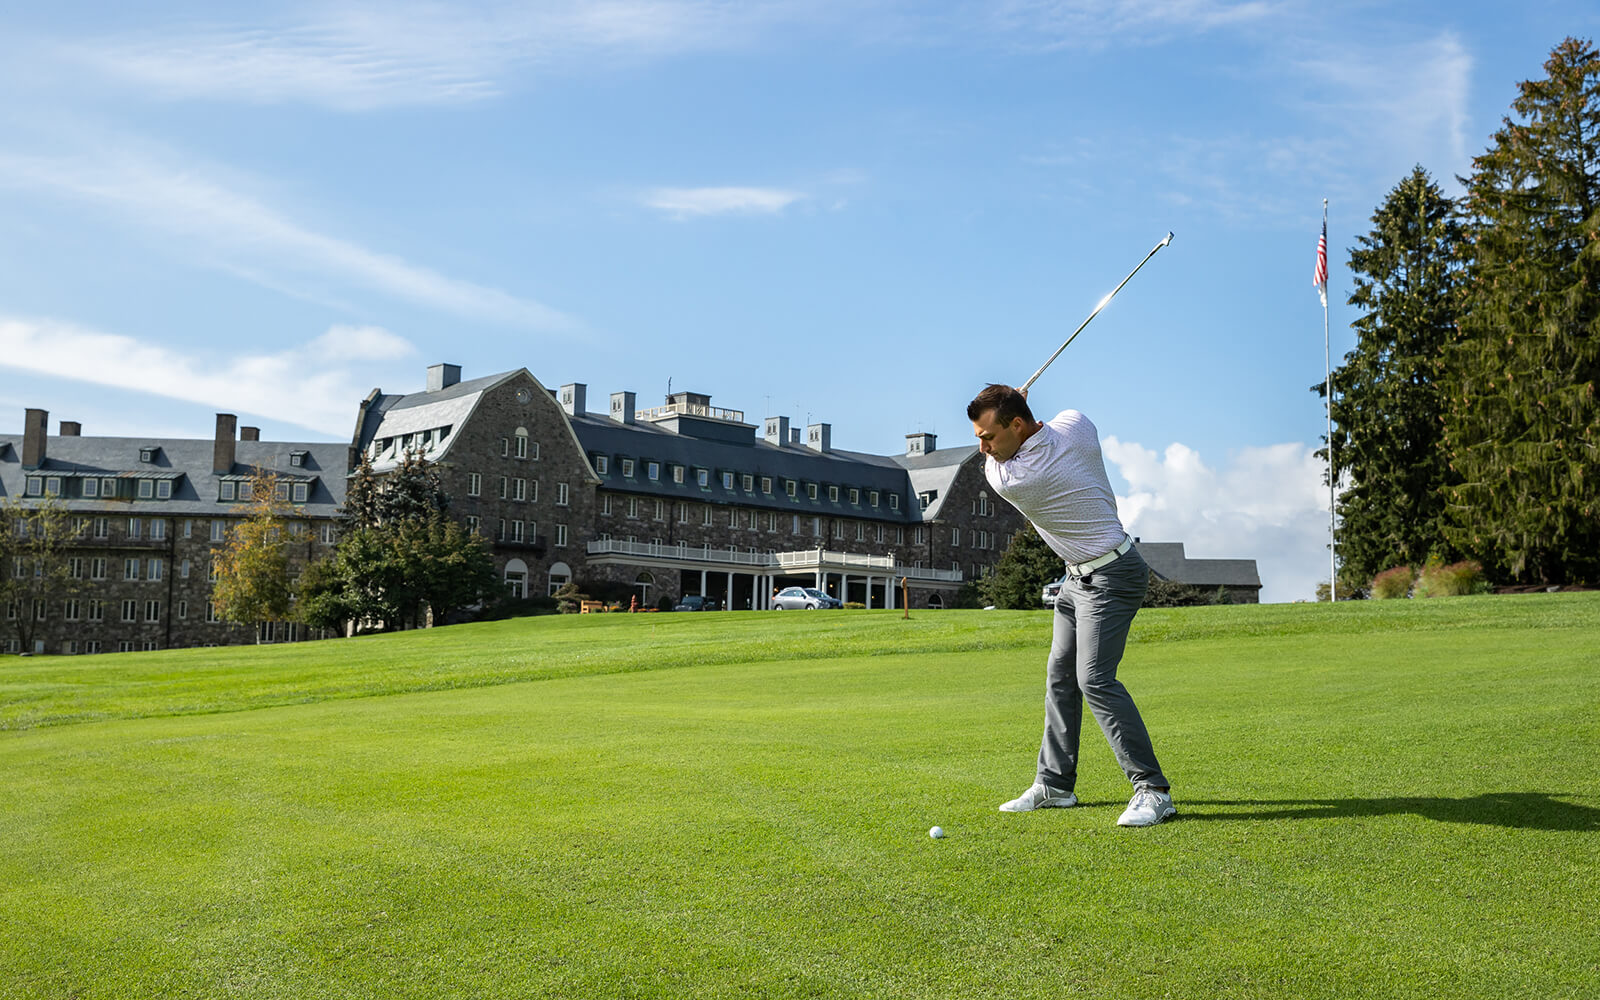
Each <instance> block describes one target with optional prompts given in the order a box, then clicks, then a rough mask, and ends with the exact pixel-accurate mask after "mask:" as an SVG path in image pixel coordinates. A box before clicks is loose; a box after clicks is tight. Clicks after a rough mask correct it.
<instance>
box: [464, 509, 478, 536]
mask: <svg viewBox="0 0 1600 1000" xmlns="http://www.w3.org/2000/svg"><path fill="white" fill-rule="evenodd" d="M477 533H478V515H476V514H468V515H467V534H469V535H476V534H477Z"/></svg>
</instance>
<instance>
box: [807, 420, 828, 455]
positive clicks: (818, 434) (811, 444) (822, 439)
mask: <svg viewBox="0 0 1600 1000" xmlns="http://www.w3.org/2000/svg"><path fill="white" fill-rule="evenodd" d="M806 447H807V448H810V449H811V450H812V451H832V450H833V425H832V424H807V425H806Z"/></svg>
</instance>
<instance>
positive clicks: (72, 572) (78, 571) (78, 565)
mask: <svg viewBox="0 0 1600 1000" xmlns="http://www.w3.org/2000/svg"><path fill="white" fill-rule="evenodd" d="M67 575H68V576H70V577H72V578H73V579H74V580H82V579H83V557H82V556H73V557H72V558H71V559H68V560H67Z"/></svg>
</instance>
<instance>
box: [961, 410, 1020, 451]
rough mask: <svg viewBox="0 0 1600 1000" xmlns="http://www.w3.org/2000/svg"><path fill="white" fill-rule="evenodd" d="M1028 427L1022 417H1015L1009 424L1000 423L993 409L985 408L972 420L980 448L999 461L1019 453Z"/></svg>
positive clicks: (973, 430) (973, 431)
mask: <svg viewBox="0 0 1600 1000" xmlns="http://www.w3.org/2000/svg"><path fill="white" fill-rule="evenodd" d="M1027 429H1028V428H1027V423H1026V421H1024V420H1023V419H1022V418H1021V417H1013V418H1012V419H1011V423H1009V424H1002V423H999V422H998V421H996V420H995V411H993V410H984V411H983V412H982V413H980V414H978V419H976V420H974V421H973V422H972V433H973V434H975V435H977V438H978V450H979V451H981V452H983V453H984V454H985V455H992V456H994V459H995V461H997V462H1004V461H1006V460H1007V459H1009V458H1010V457H1011V456H1012V455H1015V454H1016V453H1017V449H1018V448H1021V447H1022V442H1023V441H1024V440H1026V438H1027Z"/></svg>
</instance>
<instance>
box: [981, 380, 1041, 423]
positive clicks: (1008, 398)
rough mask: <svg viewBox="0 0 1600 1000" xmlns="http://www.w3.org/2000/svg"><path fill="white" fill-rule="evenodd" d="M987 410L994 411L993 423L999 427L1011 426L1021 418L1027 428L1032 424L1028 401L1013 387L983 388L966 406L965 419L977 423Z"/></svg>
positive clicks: (993, 386) (988, 386)
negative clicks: (1012, 422)
mask: <svg viewBox="0 0 1600 1000" xmlns="http://www.w3.org/2000/svg"><path fill="white" fill-rule="evenodd" d="M988 410H993V411H994V422H995V423H997V424H999V425H1000V426H1001V427H1009V426H1011V421H1013V420H1015V419H1017V418H1018V417H1021V418H1022V419H1023V421H1024V422H1025V423H1027V425H1028V426H1029V427H1032V426H1033V424H1034V420H1033V411H1032V410H1030V409H1028V401H1027V400H1026V399H1025V398H1023V395H1022V393H1020V392H1018V391H1017V390H1016V388H1015V387H1014V386H1009V385H987V386H984V388H983V391H982V392H980V393H978V396H977V398H976V399H974V400H973V401H972V402H970V403H968V404H967V419H968V420H970V421H972V422H973V423H977V422H978V418H979V417H981V416H983V414H984V413H985V411H988Z"/></svg>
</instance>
